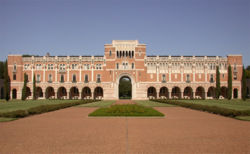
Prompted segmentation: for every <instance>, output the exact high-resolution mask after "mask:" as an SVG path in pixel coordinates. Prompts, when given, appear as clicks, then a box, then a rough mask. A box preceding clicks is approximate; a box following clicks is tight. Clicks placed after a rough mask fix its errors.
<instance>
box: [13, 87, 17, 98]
mask: <svg viewBox="0 0 250 154" xmlns="http://www.w3.org/2000/svg"><path fill="white" fill-rule="evenodd" d="M16 93H17V92H16V89H13V90H12V99H16Z"/></svg>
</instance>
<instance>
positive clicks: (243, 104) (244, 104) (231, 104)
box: [178, 99, 250, 110]
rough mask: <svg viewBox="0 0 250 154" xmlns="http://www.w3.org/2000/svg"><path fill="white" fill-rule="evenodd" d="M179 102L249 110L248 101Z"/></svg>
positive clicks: (249, 101)
mask: <svg viewBox="0 0 250 154" xmlns="http://www.w3.org/2000/svg"><path fill="white" fill-rule="evenodd" d="M178 101H179V102H187V103H196V104H202V105H210V106H218V107H222V108H227V109H235V110H249V109H250V100H249V99H248V100H246V101H242V100H240V99H233V100H227V99H225V100H178Z"/></svg>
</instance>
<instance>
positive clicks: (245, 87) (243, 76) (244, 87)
mask: <svg viewBox="0 0 250 154" xmlns="http://www.w3.org/2000/svg"><path fill="white" fill-rule="evenodd" d="M241 83H242V85H241V88H242V89H241V92H242V96H241V97H242V100H244V101H245V100H246V96H247V82H246V71H245V69H244V66H243V68H242V80H241Z"/></svg>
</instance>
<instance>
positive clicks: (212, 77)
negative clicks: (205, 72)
mask: <svg viewBox="0 0 250 154" xmlns="http://www.w3.org/2000/svg"><path fill="white" fill-rule="evenodd" d="M210 82H211V83H212V82H214V75H213V74H211V75H210Z"/></svg>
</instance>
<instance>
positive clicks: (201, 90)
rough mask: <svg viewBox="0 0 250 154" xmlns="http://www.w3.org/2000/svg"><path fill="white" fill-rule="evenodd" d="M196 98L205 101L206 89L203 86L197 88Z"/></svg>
mask: <svg viewBox="0 0 250 154" xmlns="http://www.w3.org/2000/svg"><path fill="white" fill-rule="evenodd" d="M195 96H196V98H198V99H205V89H204V88H203V87H201V86H200V87H197V88H196V92H195Z"/></svg>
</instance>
